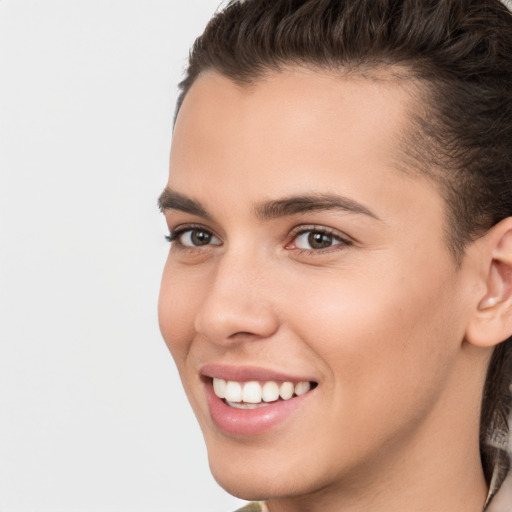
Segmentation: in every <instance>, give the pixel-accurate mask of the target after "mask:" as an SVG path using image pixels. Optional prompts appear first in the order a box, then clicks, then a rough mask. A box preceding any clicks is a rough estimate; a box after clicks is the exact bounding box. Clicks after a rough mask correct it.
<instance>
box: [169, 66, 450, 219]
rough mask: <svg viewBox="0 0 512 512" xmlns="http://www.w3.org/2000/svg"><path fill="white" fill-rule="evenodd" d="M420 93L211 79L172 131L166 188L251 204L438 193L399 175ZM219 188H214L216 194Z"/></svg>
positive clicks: (384, 84) (361, 82) (365, 85)
mask: <svg viewBox="0 0 512 512" xmlns="http://www.w3.org/2000/svg"><path fill="white" fill-rule="evenodd" d="M414 92H415V90H414V86H413V85H411V84H410V83H408V82H407V81H405V80H397V79H396V78H394V77H393V75H391V74H390V75H389V76H386V75H385V74H383V73H381V75H380V76H372V78H365V77H362V76H349V75H345V76H340V75H336V74H334V73H327V72H319V71H315V70H308V69H303V68H293V69H287V70H285V71H283V72H279V73H271V74H268V75H266V76H264V77H262V78H261V79H258V80H257V81H255V82H254V83H253V84H251V85H238V84H236V83H234V82H233V81H231V80H230V79H228V78H226V77H224V76H222V75H220V74H218V73H215V72H208V73H204V74H203V75H201V76H200V77H199V78H198V79H197V81H196V82H195V83H194V84H193V85H192V87H191V89H190V90H189V92H188V94H187V96H186V97H185V100H184V102H183V105H182V107H181V110H180V112H179V115H178V117H177V120H176V126H175V131H174V137H173V143H172V151H171V163H170V166H171V167H170V177H169V185H170V186H171V187H172V188H173V189H175V190H177V191H179V192H183V193H186V194H187V195H189V196H192V197H195V198H199V199H201V200H202V201H203V199H205V198H206V200H210V199H209V198H211V196H212V191H215V196H216V197H218V198H219V201H223V202H224V204H230V206H233V205H235V204H236V202H237V201H240V202H243V203H244V204H248V203H250V202H259V201H261V200H262V199H265V198H274V197H280V196H289V195H292V194H303V193H304V192H305V191H308V190H311V191H314V192H319V193H325V192H333V193H342V194H344V195H345V196H348V197H352V198H353V199H355V200H358V201H361V202H364V203H366V204H373V203H375V202H377V203H379V202H380V203H385V201H384V202H383V201H382V199H383V198H384V197H387V199H388V202H387V203H386V204H382V207H383V208H384V209H386V208H391V207H392V206H393V204H394V205H395V206H396V203H397V201H401V195H402V194H403V193H406V192H407V190H406V189H407V188H408V187H409V188H410V187H411V186H413V187H414V188H415V189H417V190H415V192H414V193H415V194H418V191H421V190H423V189H424V190H425V192H426V194H427V195H432V193H434V195H435V196H436V197H435V198H434V199H435V200H434V202H435V203H436V208H437V207H438V205H439V203H440V197H439V194H438V192H437V189H434V188H433V186H432V183H431V182H430V181H428V180H427V179H423V178H422V177H421V176H419V175H418V174H417V173H414V174H413V173H408V172H403V169H404V167H405V166H404V163H403V152H402V151H400V149H399V147H400V146H401V145H402V144H403V141H404V140H405V138H406V135H407V133H408V130H410V116H409V113H410V110H411V108H412V106H413V105H414V103H413V101H414V99H415V95H414ZM212 187H213V188H212Z"/></svg>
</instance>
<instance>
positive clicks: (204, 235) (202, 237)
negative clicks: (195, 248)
mask: <svg viewBox="0 0 512 512" xmlns="http://www.w3.org/2000/svg"><path fill="white" fill-rule="evenodd" d="M210 238H211V235H210V233H208V232H207V231H200V230H198V231H193V232H192V236H191V239H192V243H193V244H194V245H207V244H208V243H209V242H210Z"/></svg>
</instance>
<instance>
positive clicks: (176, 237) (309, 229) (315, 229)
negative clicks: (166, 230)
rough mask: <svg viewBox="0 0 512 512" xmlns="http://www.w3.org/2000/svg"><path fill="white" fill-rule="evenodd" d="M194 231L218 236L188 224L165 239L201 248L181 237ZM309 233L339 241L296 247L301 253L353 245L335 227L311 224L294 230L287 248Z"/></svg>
mask: <svg viewBox="0 0 512 512" xmlns="http://www.w3.org/2000/svg"><path fill="white" fill-rule="evenodd" d="M189 231H190V232H193V231H203V232H205V233H208V234H209V235H211V236H212V237H215V238H217V237H216V235H215V234H214V233H213V232H212V231H211V230H210V229H207V228H205V227H203V226H201V225H188V226H182V227H180V228H177V229H175V230H173V231H171V233H170V234H169V235H167V236H166V237H165V239H166V240H167V241H168V242H170V243H172V242H175V247H176V248H179V250H182V251H195V250H198V249H199V250H201V248H202V247H201V246H189V245H185V244H183V242H181V240H180V237H181V236H182V235H184V234H185V233H187V232H189ZM307 233H316V234H320V235H327V236H330V237H332V240H333V241H336V242H338V243H334V244H333V245H330V246H328V247H325V248H320V249H301V248H295V249H294V250H295V251H296V252H297V253H298V254H299V255H300V254H309V255H321V254H326V253H328V252H332V251H338V250H342V249H343V248H344V247H348V246H351V245H352V244H353V242H352V241H351V240H350V239H349V238H348V237H344V236H342V235H341V234H340V233H339V232H338V231H336V230H334V229H330V228H327V227H325V226H317V225H310V226H304V225H303V226H300V227H297V228H295V229H294V230H292V232H291V233H290V237H289V242H287V243H286V245H285V249H288V248H289V246H290V245H292V244H293V243H296V242H297V239H298V237H300V236H301V235H305V234H307ZM210 245H211V244H205V245H204V246H203V247H209V246H210ZM213 245H222V244H213ZM288 250H291V249H288Z"/></svg>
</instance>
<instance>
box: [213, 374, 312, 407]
mask: <svg viewBox="0 0 512 512" xmlns="http://www.w3.org/2000/svg"><path fill="white" fill-rule="evenodd" d="M212 381H213V390H214V393H215V395H216V396H217V397H218V398H220V399H221V400H222V401H223V402H224V403H225V404H226V405H228V406H229V407H233V408H236V409H258V408H260V407H266V406H269V405H271V404H273V403H276V402H285V401H288V400H291V399H292V398H294V397H297V396H301V395H304V394H305V393H307V392H308V391H310V390H311V389H314V388H315V387H316V386H317V383H316V382H310V381H301V382H296V383H293V382H290V381H284V382H276V381H265V382H259V381H248V382H238V381H232V380H224V379H219V378H215V377H214V378H213V379H212Z"/></svg>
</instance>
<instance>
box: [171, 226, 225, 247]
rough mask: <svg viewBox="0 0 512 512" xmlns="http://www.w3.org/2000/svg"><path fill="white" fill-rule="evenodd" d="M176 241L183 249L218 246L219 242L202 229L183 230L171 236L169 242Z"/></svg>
mask: <svg viewBox="0 0 512 512" xmlns="http://www.w3.org/2000/svg"><path fill="white" fill-rule="evenodd" d="M173 240H176V241H177V242H178V244H179V245H181V246H183V247H202V246H205V245H220V243H221V242H220V240H219V239H218V238H217V237H216V236H215V235H214V234H213V233H212V232H211V231H208V230H206V229H202V228H190V229H184V230H182V231H179V232H177V233H175V234H174V235H171V241H173Z"/></svg>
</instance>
